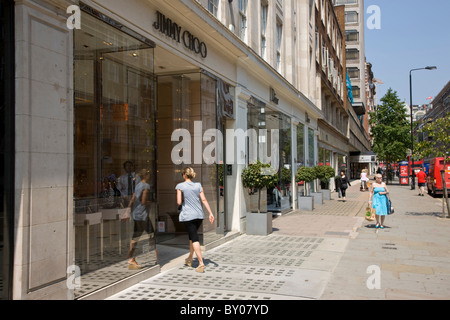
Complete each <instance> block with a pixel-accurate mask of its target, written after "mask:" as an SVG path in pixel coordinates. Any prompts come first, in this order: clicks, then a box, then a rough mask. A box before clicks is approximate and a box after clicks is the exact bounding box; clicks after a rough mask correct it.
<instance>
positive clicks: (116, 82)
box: [74, 13, 157, 297]
mask: <svg viewBox="0 0 450 320" xmlns="http://www.w3.org/2000/svg"><path fill="white" fill-rule="evenodd" d="M81 23H82V25H81V29H79V30H76V31H75V34H74V42H75V50H74V51H75V62H74V89H75V90H74V91H75V103H74V116H75V119H74V132H75V133H74V153H75V157H74V225H75V264H76V266H78V267H79V268H80V271H81V287H78V288H76V289H75V296H76V297H77V296H80V295H83V294H87V293H89V292H92V291H94V290H96V289H99V288H101V287H103V286H107V285H109V284H111V283H114V282H116V281H119V280H121V279H123V278H126V277H129V276H131V275H133V274H134V273H136V272H139V271H140V270H141V269H145V268H149V267H152V266H155V265H156V263H157V253H156V250H155V230H156V224H155V223H156V216H157V212H156V205H155V200H156V149H155V144H156V139H155V132H156V128H155V124H156V119H155V114H156V113H155V111H156V109H155V108H156V104H155V79H154V76H153V47H152V46H151V45H149V44H148V43H144V42H142V41H140V40H138V39H136V38H134V37H131V36H129V35H128V34H126V33H124V32H122V31H120V30H118V29H116V28H115V27H113V26H111V25H109V24H107V23H105V22H103V21H101V20H100V19H97V18H96V17H93V16H91V15H90V14H87V13H82V16H81ZM133 194H135V195H136V196H137V197H133ZM145 200H147V201H145ZM129 206H130V207H131V208H132V210H131V215H130V217H129V218H128V219H126V220H124V221H122V217H123V215H124V214H125V213H127V209H126V208H127V207H129Z"/></svg>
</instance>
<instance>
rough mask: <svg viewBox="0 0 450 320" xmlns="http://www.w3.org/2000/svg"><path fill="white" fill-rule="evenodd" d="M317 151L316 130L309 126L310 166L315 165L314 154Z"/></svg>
mask: <svg viewBox="0 0 450 320" xmlns="http://www.w3.org/2000/svg"><path fill="white" fill-rule="evenodd" d="M315 153H316V150H315V144H314V130H313V129H311V128H308V160H309V161H308V163H307V164H308V167H314V165H315V161H314V157H315V156H314V155H315Z"/></svg>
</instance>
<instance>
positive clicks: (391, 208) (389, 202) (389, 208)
mask: <svg viewBox="0 0 450 320" xmlns="http://www.w3.org/2000/svg"><path fill="white" fill-rule="evenodd" d="M387 199H388V200H387V206H388V208H387V212H388V214H393V213H394V206H393V205H392V201H391V199H390V198H389V196H388V198H387Z"/></svg>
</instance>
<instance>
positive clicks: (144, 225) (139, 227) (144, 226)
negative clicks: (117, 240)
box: [133, 218, 155, 240]
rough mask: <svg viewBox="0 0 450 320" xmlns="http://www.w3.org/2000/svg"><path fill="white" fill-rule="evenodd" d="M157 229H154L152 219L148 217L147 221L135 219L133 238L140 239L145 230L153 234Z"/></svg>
mask: <svg viewBox="0 0 450 320" xmlns="http://www.w3.org/2000/svg"><path fill="white" fill-rule="evenodd" d="M154 231H155V230H154V229H153V225H152V223H151V222H150V219H149V218H147V220H145V221H137V220H135V221H134V229H133V240H136V239H139V238H140V237H141V236H142V235H143V234H144V233H145V232H146V233H148V234H151V233H152V232H154Z"/></svg>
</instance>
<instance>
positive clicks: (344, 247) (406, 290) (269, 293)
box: [108, 183, 450, 300]
mask: <svg viewBox="0 0 450 320" xmlns="http://www.w3.org/2000/svg"><path fill="white" fill-rule="evenodd" d="M389 190H390V194H391V199H392V200H393V203H394V207H395V210H396V211H395V214H394V215H391V216H388V217H387V218H386V221H385V225H386V228H385V229H383V230H380V229H375V228H374V226H375V223H374V222H368V221H366V220H365V219H364V213H365V212H364V211H365V207H366V205H367V200H368V193H367V192H359V186H358V184H357V183H356V184H355V183H353V184H352V187H351V188H350V189H349V190H348V194H347V201H346V202H343V201H340V200H339V199H337V198H336V194H335V193H334V194H333V198H336V199H333V200H329V201H325V202H324V205H322V206H317V208H316V209H315V210H314V211H313V212H306V211H294V212H291V213H289V214H285V215H282V216H279V217H277V218H275V219H274V220H273V233H272V234H271V235H269V236H266V237H264V236H249V235H241V236H239V237H237V238H234V239H233V240H231V241H229V242H226V243H224V244H222V245H220V246H218V247H216V248H214V249H211V250H207V251H206V252H205V253H204V260H205V264H206V272H205V273H203V274H199V273H196V272H195V271H194V269H193V268H189V267H187V266H184V265H183V261H184V259H183V257H182V256H180V257H179V258H177V259H174V260H173V263H171V264H170V268H169V267H167V268H165V269H164V270H162V271H163V272H162V273H160V274H158V275H157V276H154V277H152V278H149V279H147V280H145V281H143V282H141V283H139V284H138V285H136V286H133V287H131V288H129V289H127V290H124V291H123V292H120V293H118V294H116V295H114V296H111V297H109V298H108V299H110V300H138V299H153V300H156V299H165V300H168V299H169V300H172V299H173V300H175V299H182V300H198V299H202V300H204V299H207V300H241V299H242V300H255V299H256V300H303V299H308V300H310V299H314V300H317V299H322V300H328V299H337V300H356V299H362V300H390V299H449V298H450V237H449V231H450V229H449V228H450V219H443V218H442V215H441V210H442V202H441V199H434V198H431V197H430V196H425V197H418V196H416V195H415V193H416V192H417V191H414V190H409V187H404V186H395V185H392V186H389ZM185 255H187V251H186V252H185ZM194 267H195V264H194Z"/></svg>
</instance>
